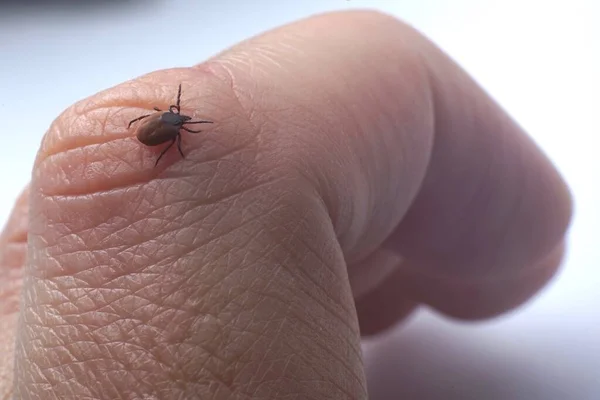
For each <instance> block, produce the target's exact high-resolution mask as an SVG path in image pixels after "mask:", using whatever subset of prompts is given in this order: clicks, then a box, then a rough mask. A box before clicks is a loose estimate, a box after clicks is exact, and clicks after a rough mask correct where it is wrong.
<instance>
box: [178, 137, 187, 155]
mask: <svg viewBox="0 0 600 400" xmlns="http://www.w3.org/2000/svg"><path fill="white" fill-rule="evenodd" d="M177 150H179V154H181V158H185V156H184V155H183V151H181V135H177Z"/></svg>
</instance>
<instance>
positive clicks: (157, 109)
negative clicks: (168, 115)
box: [154, 107, 162, 111]
mask: <svg viewBox="0 0 600 400" xmlns="http://www.w3.org/2000/svg"><path fill="white" fill-rule="evenodd" d="M154 111H162V110H161V109H160V108H158V107H154Z"/></svg>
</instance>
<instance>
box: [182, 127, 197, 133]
mask: <svg viewBox="0 0 600 400" xmlns="http://www.w3.org/2000/svg"><path fill="white" fill-rule="evenodd" d="M181 129H183V130H184V131H186V132H190V133H200V132H202V131H200V130H197V131H193V130H191V129H188V128H186V127H185V126H182V127H181Z"/></svg>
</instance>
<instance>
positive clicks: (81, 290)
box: [0, 11, 571, 399]
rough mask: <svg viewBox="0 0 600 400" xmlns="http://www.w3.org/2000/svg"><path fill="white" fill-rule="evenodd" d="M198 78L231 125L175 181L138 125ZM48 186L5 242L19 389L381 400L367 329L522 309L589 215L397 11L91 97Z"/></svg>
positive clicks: (15, 390)
mask: <svg viewBox="0 0 600 400" xmlns="http://www.w3.org/2000/svg"><path fill="white" fill-rule="evenodd" d="M179 83H182V85H183V92H182V104H181V106H182V113H184V114H186V115H190V116H192V117H193V118H194V119H209V120H211V121H214V124H212V125H210V126H204V127H203V128H204V129H203V130H204V131H203V132H202V133H200V134H186V133H184V135H183V143H182V145H183V149H184V152H185V154H186V157H185V159H183V160H182V159H181V158H180V156H179V154H178V153H177V151H169V152H168V153H167V154H165V156H164V157H163V159H162V160H161V162H160V163H159V165H158V166H157V167H156V168H154V162H155V157H156V156H157V155H158V154H159V152H160V151H161V148H149V147H145V146H143V145H141V144H140V143H139V142H137V141H136V140H135V138H134V137H133V136H132V134H131V131H128V130H127V129H126V127H127V123H128V121H129V120H131V119H133V118H135V117H137V116H139V115H142V114H143V113H147V111H148V110H152V108H153V107H155V106H157V107H159V108H166V107H168V105H169V104H172V103H173V101H174V98H175V95H176V88H177V85H178V84H179ZM32 176H33V178H32V182H31V185H30V188H29V190H28V191H27V192H26V193H25V194H24V195H23V196H22V197H21V199H20V200H19V203H18V205H17V207H16V208H15V212H14V213H13V217H12V219H11V222H10V223H9V224H8V225H7V227H6V228H5V231H4V233H3V235H2V237H1V238H2V240H1V242H0V255H1V257H0V260H1V261H2V263H1V265H0V268H1V269H2V281H1V282H0V284H1V286H0V288H1V291H0V296H2V297H1V298H2V300H3V308H2V315H0V318H2V327H3V328H4V329H3V330H2V331H3V332H2V336H0V340H1V343H0V345H1V347H2V349H9V350H7V353H3V354H9V357H4V359H3V360H2V361H1V364H2V365H0V371H1V375H0V379H2V380H1V381H0V396H3V398H10V397H11V395H14V396H15V398H17V399H55V398H61V399H80V398H88V399H116V398H119V399H138V398H156V399H170V398H173V399H192V398H202V399H204V398H210V399H245V398H256V399H292V398H294V399H295V398H302V399H324V398H330V399H365V398H367V385H366V380H365V371H364V368H363V364H362V356H361V350H360V339H361V333H362V334H363V335H371V334H375V333H379V332H381V331H382V330H384V329H387V328H389V327H391V326H393V325H394V324H396V323H398V322H399V321H400V320H401V319H402V318H403V317H405V316H407V315H408V314H410V313H411V312H412V310H414V309H415V308H416V307H418V305H420V304H426V305H429V306H431V307H434V308H436V309H438V310H440V311H441V312H443V313H445V314H447V315H450V316H453V317H457V318H463V319H480V318H486V317H491V316H495V315H497V314H500V313H503V312H506V311H508V310H511V309H513V308H515V307H517V306H519V305H521V304H522V303H523V302H525V301H527V300H528V299H529V298H531V296H533V295H534V294H535V293H537V292H538V290H539V289H540V288H541V287H543V286H544V285H545V283H546V282H547V281H548V280H549V279H550V278H551V277H552V276H553V275H554V273H555V271H556V270H557V268H558V267H559V265H560V262H561V259H562V255H563V253H564V245H563V243H564V236H565V232H566V230H567V227H568V224H569V221H570V218H571V198H570V194H569V191H568V189H567V187H566V185H565V183H564V182H563V181H562V179H561V178H560V176H559V175H558V174H557V172H556V170H555V169H554V168H553V166H552V165H551V164H550V162H549V161H548V160H547V159H546V158H545V156H544V155H543V154H542V153H541V152H540V151H539V150H538V149H537V148H536V147H535V145H534V144H533V143H532V141H531V140H530V139H529V138H528V137H527V136H526V135H525V134H524V133H523V132H522V131H521V129H520V128H519V127H518V126H517V125H516V124H515V123H514V122H513V121H512V120H511V119H510V118H509V117H508V116H507V115H506V114H505V113H504V112H503V111H502V110H501V109H500V108H499V107H498V106H497V105H496V104H495V103H494V102H493V101H492V100H491V99H490V98H489V97H488V96H487V95H486V94H485V93H484V92H483V91H482V90H481V89H480V88H479V87H478V86H477V85H476V84H475V83H474V82H473V81H472V80H471V79H470V78H469V77H468V76H467V75H466V74H465V73H464V72H463V71H462V70H461V69H460V68H459V67H458V66H456V65H455V64H454V63H453V62H452V61H451V60H449V59H448V58H447V57H446V56H445V55H444V54H442V53H441V52H440V51H439V50H438V49H437V48H436V47H435V46H434V45H433V44H431V43H430V42H428V41H427V40H426V39H425V38H423V37H422V36H421V35H420V34H419V33H417V32H416V31H414V30H413V29H412V28H410V27H408V26H406V25H405V24H403V23H401V22H400V21H398V20H396V19H393V18H391V17H389V16H386V15H383V14H379V13H374V12H357V11H354V12H343V13H331V14H324V15H320V16H316V17H313V18H309V19H305V20H301V21H298V22H296V23H293V24H290V25H287V26H284V27H282V28H279V29H276V30H274V31H270V32H267V33H265V34H263V35H260V36H258V37H255V38H252V39H250V40H248V41H246V42H243V43H240V44H239V45H237V46H235V47H233V48H231V49H228V50H227V51H225V52H223V53H221V54H219V55H217V56H215V57H214V58H212V59H210V60H208V61H207V62H205V63H202V64H200V65H197V66H195V67H191V68H178V69H170V70H162V71H156V72H153V73H150V74H148V75H145V76H142V77H139V78H137V79H134V80H132V81H130V82H126V83H123V84H122V85H119V86H117V87H114V88H111V89H108V90H106V91H104V92H101V93H98V94H96V95H94V96H92V97H90V98H88V99H85V100H82V101H81V102H79V103H77V104H75V105H73V106H72V107H71V108H69V109H68V110H66V111H65V112H64V113H63V114H62V115H60V116H59V117H58V118H57V119H56V120H55V121H54V123H53V124H52V126H51V127H50V129H49V131H48V132H47V134H46V136H45V137H44V140H43V143H42V145H41V148H40V151H39V154H38V157H37V159H36V162H35V166H34V172H33V175H32ZM27 209H28V211H27ZM25 238H27V246H25V245H24V242H25V240H24V239H25ZM21 274H22V275H23V276H24V280H23V288H22V293H21V296H22V297H21V305H20V308H18V307H17V305H16V300H15V299H17V298H18V296H19V292H20V291H21V287H20V282H19V281H20V275H21ZM6 304H14V306H11V307H8V306H5V305H6ZM17 320H18V324H17V323H16V321H17ZM15 338H16V347H15V351H14V360H13V357H12V355H10V354H11V353H10V349H11V348H12V344H13V343H15ZM388 353H389V354H390V356H393V357H402V354H396V353H394V352H393V349H390V352H388ZM13 362H14V363H13ZM11 371H13V372H14V374H11V373H10V372H11ZM378 392H380V393H381V391H378ZM389 396H390V398H393V396H394V394H393V393H389ZM0 398H2V397H0Z"/></svg>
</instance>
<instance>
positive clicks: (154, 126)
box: [128, 84, 212, 167]
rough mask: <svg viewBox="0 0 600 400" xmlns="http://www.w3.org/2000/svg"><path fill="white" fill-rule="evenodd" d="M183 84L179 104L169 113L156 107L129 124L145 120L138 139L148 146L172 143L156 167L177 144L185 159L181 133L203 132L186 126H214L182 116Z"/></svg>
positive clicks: (140, 126)
mask: <svg viewBox="0 0 600 400" xmlns="http://www.w3.org/2000/svg"><path fill="white" fill-rule="evenodd" d="M180 103H181V84H179V90H178V92H177V103H176V104H173V105H170V106H169V111H163V110H161V109H159V108H158V107H154V110H155V111H156V112H155V113H153V114H147V115H142V116H141V117H138V118H136V119H133V120H131V121H130V122H129V125H128V128H130V127H131V125H132V124H134V123H136V122H138V121H141V120H143V122H141V123H140V124H139V126H138V128H137V130H136V137H137V139H138V140H139V141H140V142H141V143H142V144H145V145H146V146H158V145H160V144H163V143H167V142H171V143H170V144H169V145H168V146H167V147H166V148H165V149H164V150H163V151H162V152H161V153H160V156H158V158H157V159H156V163H155V164H154V166H155V167H156V166H157V165H158V162H159V161H160V159H161V158H162V156H163V155H164V154H165V153H166V152H167V151H168V150H169V149H170V148H171V147H172V146H173V145H174V144H175V143H177V150H179V154H181V157H182V158H183V157H184V155H183V151H182V150H181V131H182V130H184V131H186V132H191V133H199V132H202V131H201V130H191V129H189V128H187V127H186V125H191V124H212V121H192V117H190V116H187V115H183V114H181V108H180Z"/></svg>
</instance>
